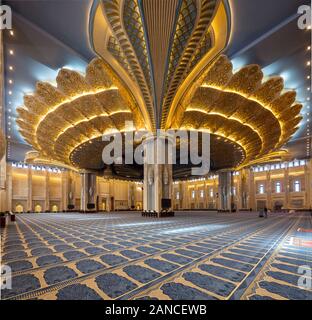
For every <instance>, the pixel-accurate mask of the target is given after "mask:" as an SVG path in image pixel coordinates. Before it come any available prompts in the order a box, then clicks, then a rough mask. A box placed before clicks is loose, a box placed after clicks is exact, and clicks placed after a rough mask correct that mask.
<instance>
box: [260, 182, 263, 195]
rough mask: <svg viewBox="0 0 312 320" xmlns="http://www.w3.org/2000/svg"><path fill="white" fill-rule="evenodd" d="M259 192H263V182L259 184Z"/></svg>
mask: <svg viewBox="0 0 312 320" xmlns="http://www.w3.org/2000/svg"><path fill="white" fill-rule="evenodd" d="M259 194H264V185H263V184H260V185H259Z"/></svg>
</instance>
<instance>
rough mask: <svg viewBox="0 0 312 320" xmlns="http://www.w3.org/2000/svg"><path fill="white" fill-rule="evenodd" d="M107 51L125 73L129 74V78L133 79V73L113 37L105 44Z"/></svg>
mask: <svg viewBox="0 0 312 320" xmlns="http://www.w3.org/2000/svg"><path fill="white" fill-rule="evenodd" d="M107 49H108V51H109V52H110V53H111V54H112V55H113V56H114V57H115V59H116V60H117V61H118V62H119V63H120V64H121V65H122V66H123V68H124V69H125V71H126V72H127V73H128V74H129V76H130V77H131V78H132V79H134V75H133V72H132V70H131V68H130V66H129V64H128V62H127V59H126V57H125V55H124V53H123V51H122V50H121V48H120V45H119V43H118V41H117V40H116V38H115V37H113V36H110V37H109V40H108V43H107Z"/></svg>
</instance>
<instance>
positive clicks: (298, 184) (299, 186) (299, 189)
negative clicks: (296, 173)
mask: <svg viewBox="0 0 312 320" xmlns="http://www.w3.org/2000/svg"><path fill="white" fill-rule="evenodd" d="M294 191H295V192H300V191H301V183H300V181H299V180H296V181H295V183H294Z"/></svg>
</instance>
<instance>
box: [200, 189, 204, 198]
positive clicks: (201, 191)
mask: <svg viewBox="0 0 312 320" xmlns="http://www.w3.org/2000/svg"><path fill="white" fill-rule="evenodd" d="M200 197H201V198H203V197H204V190H200Z"/></svg>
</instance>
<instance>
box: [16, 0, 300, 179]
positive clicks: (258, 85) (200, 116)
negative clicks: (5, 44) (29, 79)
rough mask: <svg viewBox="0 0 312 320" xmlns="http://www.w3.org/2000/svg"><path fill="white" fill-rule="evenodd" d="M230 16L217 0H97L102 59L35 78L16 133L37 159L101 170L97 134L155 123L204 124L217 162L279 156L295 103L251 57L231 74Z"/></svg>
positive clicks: (294, 122)
mask: <svg viewBox="0 0 312 320" xmlns="http://www.w3.org/2000/svg"><path fill="white" fill-rule="evenodd" d="M229 21H230V17H229V15H228V11H227V10H226V7H225V6H224V4H223V1H217V0H171V1H168V0H150V1H138V0H102V1H100V4H99V5H98V7H97V8H96V10H93V12H92V16H91V25H92V28H91V30H90V39H91V42H92V45H93V48H94V50H95V51H96V52H97V53H98V55H99V56H100V57H101V58H97V59H95V60H93V61H92V62H91V63H90V64H89V66H88V67H87V70H86V73H85V75H81V74H80V73H78V72H75V71H71V70H68V69H62V70H61V71H60V72H59V74H58V77H57V79H56V83H57V86H53V85H51V84H49V83H42V82H39V83H38V84H37V88H36V92H35V93H34V94H33V95H27V96H25V98H24V106H23V107H21V108H19V109H18V113H19V119H18V120H17V122H18V125H19V127H20V131H21V134H22V135H23V137H24V138H25V140H26V141H27V142H28V143H29V144H31V145H32V146H33V147H34V149H35V150H37V152H38V158H41V159H46V161H54V162H55V161H56V162H58V163H60V164H64V165H66V166H70V167H72V168H75V169H93V170H97V171H103V170H104V169H105V167H104V165H103V163H102V162H101V154H102V150H103V142H102V141H101V137H102V136H103V135H105V134H110V133H112V132H123V133H124V132H134V131H138V130H143V129H144V130H148V131H151V132H154V131H155V130H156V129H157V128H162V129H186V130H197V131H208V132H210V133H211V134H212V143H211V162H212V164H213V165H212V167H213V169H215V170H220V169H225V168H228V169H237V168H241V167H244V166H248V165H251V164H253V163H256V162H261V161H267V160H271V159H280V157H281V156H285V155H287V152H286V151H285V150H281V148H282V146H283V145H284V144H285V143H286V142H287V141H288V140H289V139H290V137H291V136H292V134H293V133H294V132H295V131H296V130H297V126H298V124H299V122H300V120H301V117H300V116H299V114H300V110H301V107H302V106H301V105H300V104H297V103H296V92H294V91H284V83H283V79H282V78H280V77H272V78H270V79H264V77H263V73H262V71H261V68H260V66H258V65H249V66H246V67H243V68H242V69H241V70H239V71H237V72H233V67H232V64H231V62H230V61H229V59H228V58H227V57H226V56H224V55H221V52H222V50H223V49H224V48H225V47H226V45H227V41H228V38H229ZM126 121H133V124H134V125H133V127H130V128H129V127H126V124H125V123H126ZM224 154H227V155H229V156H228V157H227V159H224ZM31 159H32V161H33V160H34V158H33V157H31ZM114 170H115V174H116V175H121V176H126V177H131V173H130V175H129V174H127V172H125V173H123V172H122V170H121V168H118V167H115V168H114ZM130 171H131V170H130V169H129V170H128V173H129V172H130ZM178 171H180V173H178ZM176 172H177V174H176V175H179V176H185V175H187V174H188V173H187V168H186V169H183V168H182V169H179V170H178V168H176ZM137 178H138V177H137Z"/></svg>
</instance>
